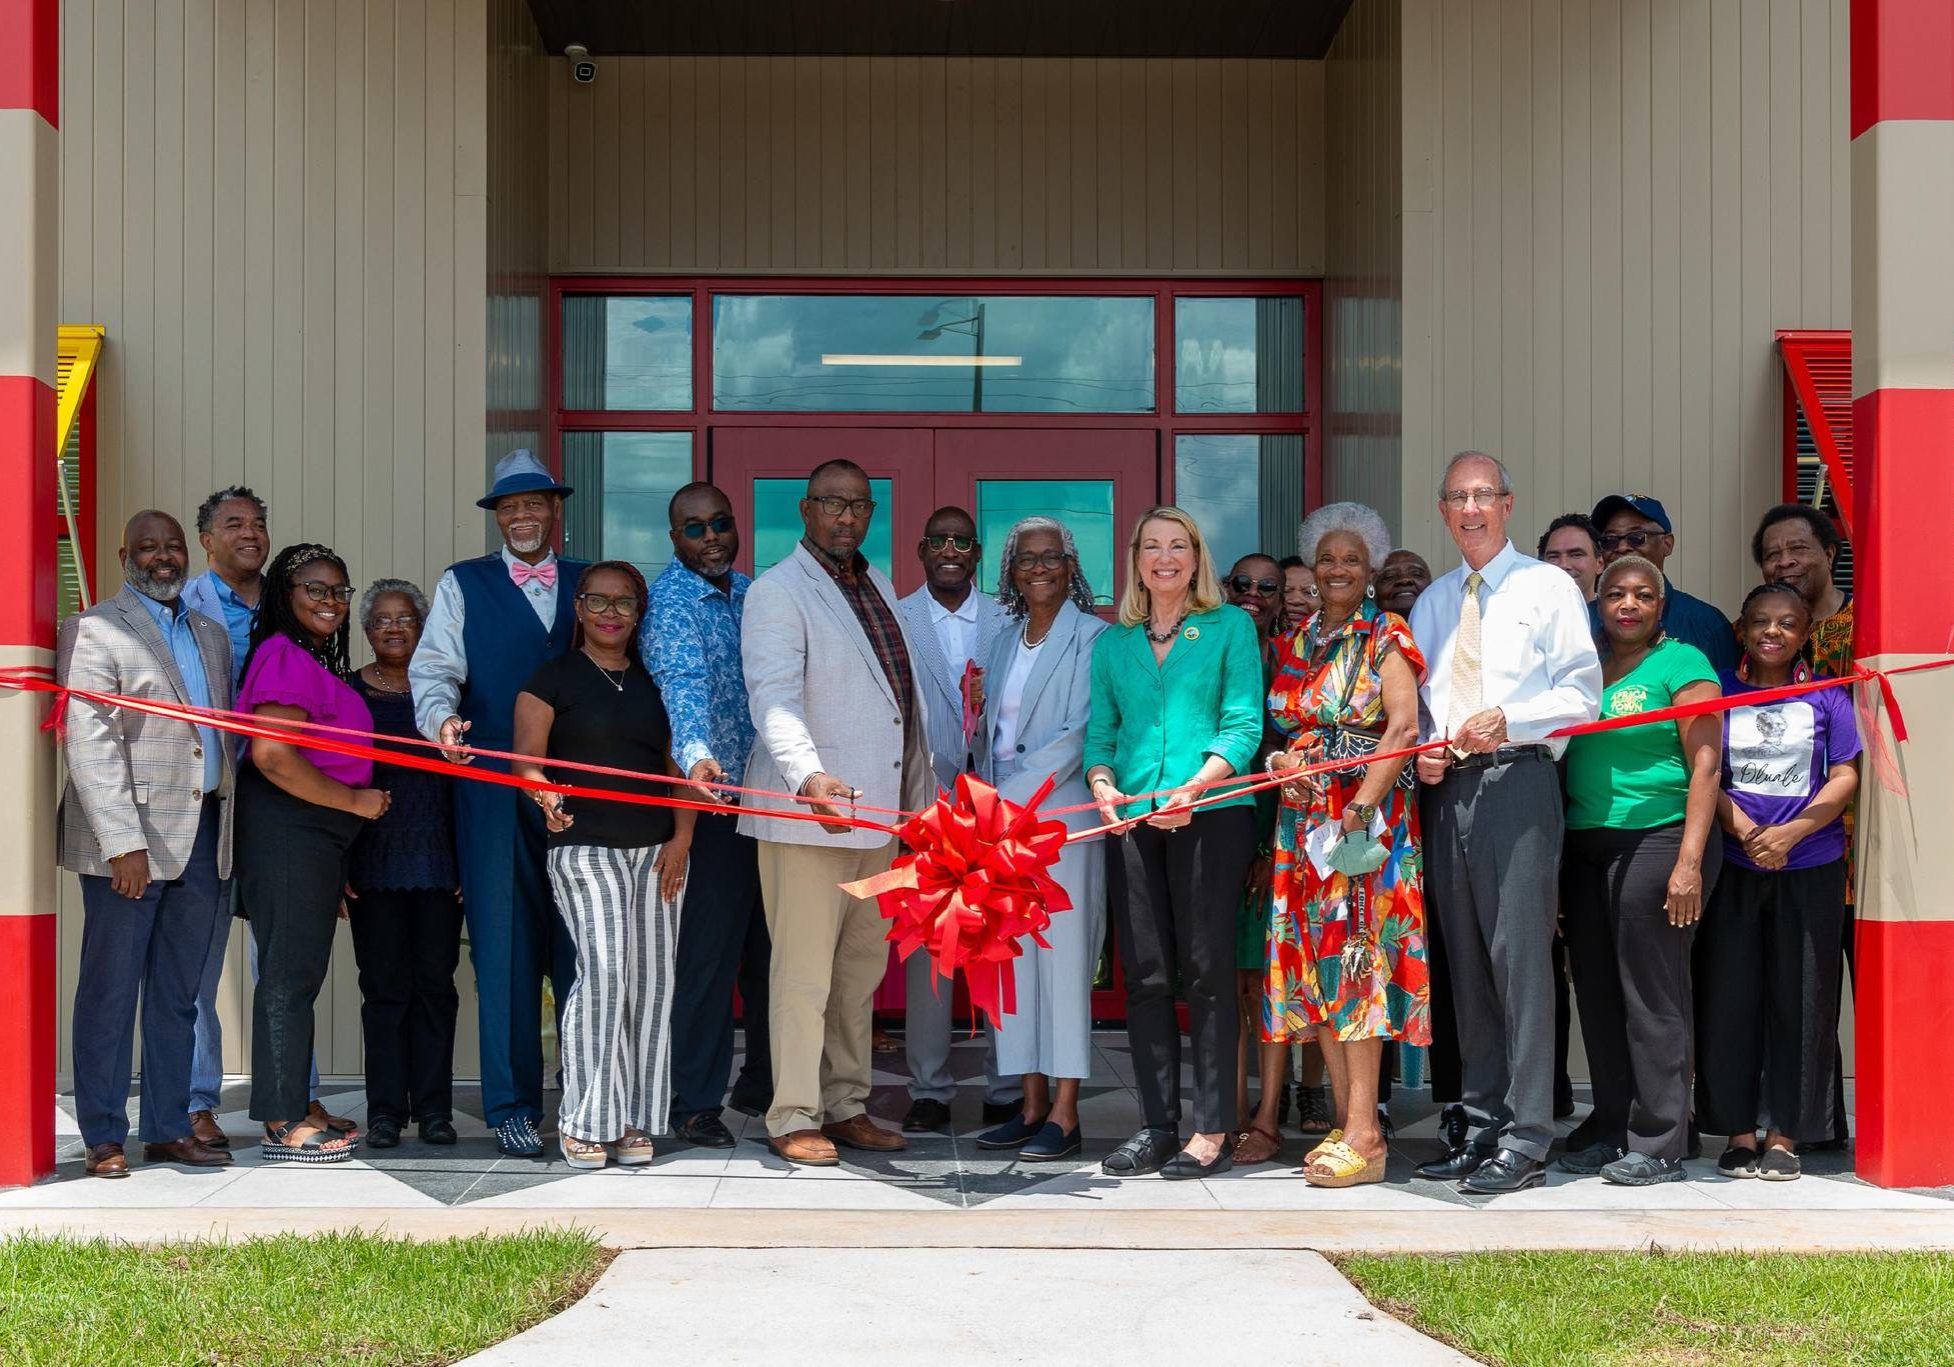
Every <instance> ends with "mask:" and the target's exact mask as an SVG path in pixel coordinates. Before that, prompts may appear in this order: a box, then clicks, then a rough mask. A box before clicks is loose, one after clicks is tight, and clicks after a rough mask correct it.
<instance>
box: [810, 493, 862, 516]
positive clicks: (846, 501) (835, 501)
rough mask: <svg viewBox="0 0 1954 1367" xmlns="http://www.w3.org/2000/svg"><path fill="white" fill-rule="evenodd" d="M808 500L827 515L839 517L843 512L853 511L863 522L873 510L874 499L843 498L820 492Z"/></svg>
mask: <svg viewBox="0 0 1954 1367" xmlns="http://www.w3.org/2000/svg"><path fill="white" fill-rule="evenodd" d="M808 502H809V503H812V504H813V505H814V506H815V507H817V508H819V509H820V510H821V511H822V512H823V513H824V514H826V515H827V516H829V517H840V516H841V515H842V514H843V513H853V514H854V515H855V516H856V517H857V518H858V519H860V520H861V521H864V522H866V521H867V520H868V518H869V515H870V514H871V513H873V512H874V511H875V500H874V499H872V498H843V497H841V495H839V494H822V495H820V496H819V497H816V498H810V499H808Z"/></svg>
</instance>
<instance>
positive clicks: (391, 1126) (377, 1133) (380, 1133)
mask: <svg viewBox="0 0 1954 1367" xmlns="http://www.w3.org/2000/svg"><path fill="white" fill-rule="evenodd" d="M366 1146H367V1147H368V1148H369V1149H397V1148H399V1147H400V1122H399V1121H398V1120H396V1119H394V1118H393V1117H392V1116H390V1115H383V1116H380V1117H379V1118H378V1119H376V1120H370V1121H368V1122H367V1126H366Z"/></svg>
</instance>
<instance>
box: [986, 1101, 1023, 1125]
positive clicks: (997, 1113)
mask: <svg viewBox="0 0 1954 1367" xmlns="http://www.w3.org/2000/svg"><path fill="white" fill-rule="evenodd" d="M1023 1109H1024V1103H1023V1102H1022V1101H986V1102H985V1103H984V1123H985V1124H986V1125H1002V1124H1003V1123H1004V1122H1005V1121H1007V1120H1009V1119H1010V1118H1011V1117H1012V1116H1014V1115H1016V1114H1018V1113H1019V1112H1020V1111H1022V1110H1023Z"/></svg>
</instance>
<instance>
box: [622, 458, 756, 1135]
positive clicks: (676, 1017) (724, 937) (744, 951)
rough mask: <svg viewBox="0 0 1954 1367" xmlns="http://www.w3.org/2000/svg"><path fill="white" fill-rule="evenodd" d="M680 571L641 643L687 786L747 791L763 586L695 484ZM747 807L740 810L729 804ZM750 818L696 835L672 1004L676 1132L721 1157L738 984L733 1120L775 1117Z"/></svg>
mask: <svg viewBox="0 0 1954 1367" xmlns="http://www.w3.org/2000/svg"><path fill="white" fill-rule="evenodd" d="M668 512H669V516H670V521H671V536H672V550H673V552H674V558H673V560H672V562H671V564H669V565H667V566H666V567H665V571H664V573H663V574H660V575H659V576H658V578H657V580H656V581H655V582H654V583H653V584H652V585H651V602H650V603H649V604H648V605H647V608H646V611H645V615H644V621H643V626H642V627H641V628H640V640H641V645H642V646H643V654H644V659H645V663H646V665H647V666H649V668H650V669H651V674H652V677H653V678H654V679H656V680H657V681H658V689H659V692H661V693H662V694H663V695H664V698H665V712H666V715H667V716H669V717H670V718H671V722H672V758H673V759H675V760H676V761H677V762H678V767H679V768H680V769H683V770H684V771H685V772H686V774H687V776H688V777H690V778H692V779H694V780H696V781H704V782H710V781H713V780H717V779H724V780H725V781H726V782H728V783H733V784H737V783H739V782H740V781H741V779H742V778H743V777H744V776H745V773H746V760H747V756H748V754H749V753H751V751H752V749H753V737H754V729H753V716H752V713H751V712H750V711H749V710H748V708H747V700H746V676H745V674H744V673H743V672H742V669H741V665H740V618H741V612H742V609H743V608H744V607H745V604H746V591H747V588H748V587H749V586H750V585H751V584H752V582H753V581H752V580H751V579H749V578H747V576H745V575H744V574H741V573H740V572H739V571H738V570H736V569H734V568H733V562H734V561H735V560H736V559H738V558H739V552H740V534H739V528H738V526H737V525H735V523H734V521H733V509H732V506H731V505H730V504H729V503H728V502H727V501H726V495H725V494H723V493H721V492H720V491H719V490H718V489H716V488H714V487H713V486H712V485H710V484H703V483H701V484H688V485H686V486H685V487H684V488H683V489H680V490H679V491H678V492H677V493H676V494H674V495H672V502H671V505H670V508H669V509H668ZM729 801H732V802H733V803H734V805H737V799H729ZM737 819H738V818H737V815H736V813H735V812H734V811H731V810H729V811H728V812H727V813H726V814H725V815H724V816H718V815H714V814H713V813H710V812H701V813H699V821H698V825H697V826H695V827H694V828H693V832H692V869H691V873H690V875H689V877H688V879H687V884H686V906H687V908H688V914H687V915H686V916H683V917H681V918H680V920H679V933H678V967H677V971H676V973H675V974H674V986H673V989H672V990H673V998H672V1024H671V1031H672V1035H671V1039H672V1114H671V1122H672V1130H673V1132H674V1133H676V1134H677V1135H678V1136H679V1137H680V1138H682V1139H684V1140H686V1141H687V1142H689V1143H692V1144H698V1145H702V1146H704V1147H707V1148H728V1147H731V1145H732V1143H733V1134H732V1131H730V1130H729V1129H727V1128H726V1124H725V1122H724V1121H722V1120H721V1119H720V1118H719V1111H720V1104H721V1101H722V1100H723V1099H724V1097H725V1095H726V1075H727V1073H728V1072H730V1071H731V1069H732V1062H733V982H734V979H735V977H736V976H737V978H738V981H739V990H740V1000H741V1005H742V1008H743V1011H742V1014H743V1015H744V1017H745V1021H746V1055H745V1058H744V1060H743V1061H742V1063H741V1065H740V1073H739V1077H738V1078H737V1079H736V1080H735V1081H734V1083H733V1091H732V1105H733V1109H735V1110H737V1111H741V1112H743V1113H745V1114H747V1115H765V1114H766V1111H767V1106H768V1104H769V1103H770V1102H771V1100H772V1098H773V1061H772V1055H771V1050H770V1048H769V1041H768V1037H767V972H768V965H769V961H770V959H771V957H772V955H771V944H770V942H769V941H768V938H767V919H766V914H765V911H764V909H763V907H762V905H761V901H760V863H759V846H758V845H757V844H756V843H755V841H754V840H753V838H752V837H751V836H745V835H741V834H740V833H739V832H738V831H737V830H736V829H735V825H736V823H737Z"/></svg>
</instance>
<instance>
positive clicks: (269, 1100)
mask: <svg viewBox="0 0 1954 1367" xmlns="http://www.w3.org/2000/svg"><path fill="white" fill-rule="evenodd" d="M363 824H364V823H363V822H362V821H361V820H360V818H359V817H357V816H354V815H353V814H352V813H351V812H340V811H334V810H333V809H332V808H330V807H320V806H316V805H314V804H313V803H310V802H305V801H302V800H300V799H299V798H296V797H293V796H292V795H291V794H290V793H288V792H286V791H285V790H284V789H283V788H280V787H279V786H278V785H276V784H275V783H273V782H272V781H271V780H270V779H268V778H266V777H265V776H264V775H263V774H260V773H259V772H258V771H257V770H256V769H255V768H251V767H249V766H247V767H246V768H245V770H244V772H243V773H242V774H241V775H239V777H238V793H237V816H236V818H235V835H236V847H235V849H234V851H233V855H232V862H233V864H234V865H235V866H236V870H235V871H236V875H237V886H238V898H239V901H240V902H241V903H242V905H243V908H244V914H245V915H246V916H247V917H249V918H250V921H251V938H252V939H253V940H255V941H256V942H257V945H258V989H257V992H256V993H255V994H254V996H253V998H252V1003H251V1118H252V1119H253V1120H297V1119H298V1118H299V1117H300V1116H302V1115H304V1114H305V1109H306V1106H307V1105H308V1104H309V1103H310V1101H311V1099H312V1087H311V1081H312V1006H313V1003H314V1002H316V1001H317V1000H318V998H319V989H320V988H321V987H323V986H324V985H325V981H326V969H327V967H328V966H329V965H330V964H331V962H332V940H333V932H334V929H335V926H336V924H337V922H338V920H339V899H340V893H341V890H342V889H343V888H344V887H345V886H346V851H347V850H348V849H349V848H350V847H351V846H352V843H353V837H354V836H356V835H358V834H359V830H360V827H361V826H362V825H363Z"/></svg>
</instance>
